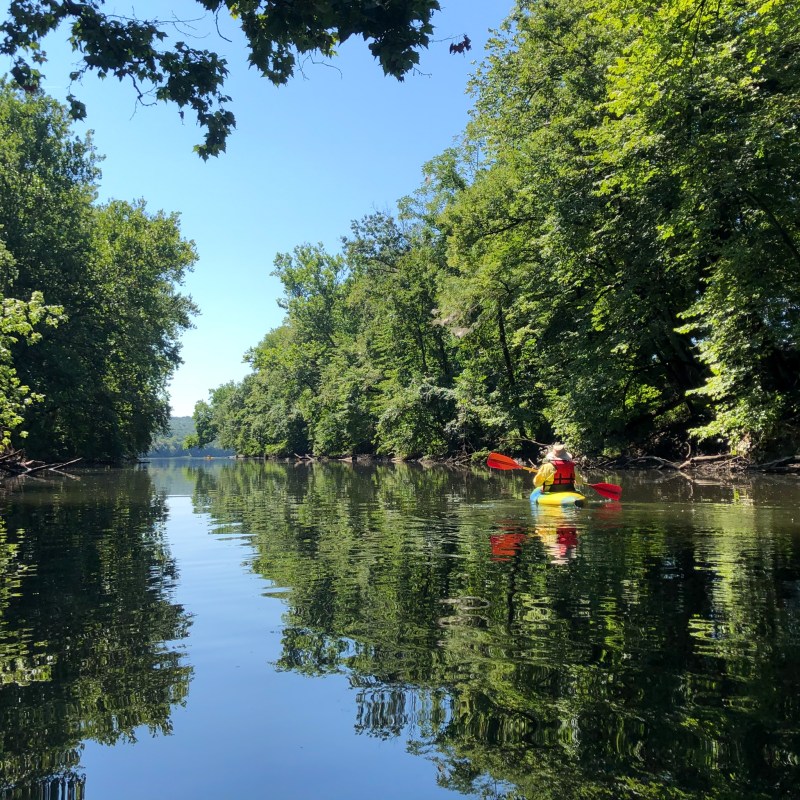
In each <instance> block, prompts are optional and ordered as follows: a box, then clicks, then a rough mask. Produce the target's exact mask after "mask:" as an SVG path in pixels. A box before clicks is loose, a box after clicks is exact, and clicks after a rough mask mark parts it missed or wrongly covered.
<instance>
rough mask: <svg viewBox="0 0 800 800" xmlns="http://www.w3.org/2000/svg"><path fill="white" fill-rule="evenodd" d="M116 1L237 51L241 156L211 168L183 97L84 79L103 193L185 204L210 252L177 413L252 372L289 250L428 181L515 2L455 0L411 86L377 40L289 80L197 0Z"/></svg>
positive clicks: (176, 388) (390, 206)
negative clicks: (148, 102) (147, 94)
mask: <svg viewBox="0 0 800 800" xmlns="http://www.w3.org/2000/svg"><path fill="white" fill-rule="evenodd" d="M114 5H115V4H114V3H111V2H109V3H107V8H109V9H110V8H112V7H113V6H114ZM117 7H118V8H119V9H120V10H121V13H130V12H131V9H134V10H135V12H136V15H137V16H138V17H147V18H153V17H158V18H159V19H168V18H171V17H172V16H173V15H174V17H176V18H179V19H184V20H188V19H195V20H197V21H196V22H193V23H192V24H191V26H184V30H193V31H194V32H195V33H196V34H197V35H198V36H199V37H204V38H200V39H199V40H195V41H194V42H193V43H194V44H195V46H199V47H205V48H208V49H214V50H217V51H218V52H221V53H223V54H224V55H225V57H226V58H227V59H228V68H229V70H230V73H231V74H230V78H229V80H228V82H227V85H226V90H227V93H228V94H229V95H231V96H232V98H233V103H232V105H231V109H232V110H233V112H234V114H235V115H236V121H237V127H236V130H235V131H234V133H233V134H232V136H231V137H230V139H229V141H228V145H227V152H226V153H225V154H223V155H222V156H220V157H219V158H217V159H209V161H207V162H203V161H202V160H201V159H200V158H198V157H197V155H195V154H194V153H193V152H192V147H193V146H194V145H195V144H196V143H198V142H199V141H200V138H201V136H200V131H199V130H198V128H197V127H196V126H195V124H194V122H193V120H191V119H190V116H189V113H187V115H186V121H185V122H183V123H182V122H181V120H180V118H179V117H178V113H177V109H176V108H175V107H173V106H166V105H159V106H153V107H146V108H143V107H139V108H137V107H136V103H135V95H134V93H133V90H132V88H131V87H130V86H129V85H128V84H124V83H122V84H121V83H119V82H118V81H117V80H116V79H110V80H108V79H107V80H105V81H100V80H97V79H95V78H93V77H87V78H85V79H84V81H83V83H82V84H79V85H73V86H72V87H71V90H72V92H73V93H74V94H75V95H76V96H77V97H78V98H79V99H80V100H82V101H83V102H84V103H85V104H86V106H87V111H88V117H87V120H86V122H85V124H80V125H76V132H78V133H82V132H84V131H85V130H87V129H91V130H92V131H94V134H93V136H94V142H95V145H96V147H97V150H98V152H99V153H100V154H102V155H104V156H105V160H104V161H103V163H102V164H101V168H102V173H103V177H102V180H101V186H100V200H101V201H102V200H107V199H110V198H117V199H122V200H135V199H139V198H143V199H145V200H146V201H147V205H148V208H149V210H150V211H151V212H155V211H157V210H164V211H166V212H173V211H174V212H178V213H179V214H180V216H181V231H182V234H183V236H184V237H185V238H187V239H192V240H194V242H195V244H196V246H197V250H198V254H199V260H198V261H197V263H196V264H195V268H194V271H193V272H192V273H191V274H190V275H189V276H188V278H187V280H186V282H185V284H184V287H183V290H184V292H185V293H188V294H190V295H191V296H192V297H193V299H194V300H195V302H196V303H197V304H198V305H199V307H200V310H201V313H200V315H199V316H198V317H197V318H196V319H195V325H196V327H195V328H194V329H193V330H190V331H188V332H186V333H185V334H184V336H183V338H182V343H183V347H182V352H181V354H182V357H183V359H184V364H183V365H182V366H181V367H180V368H179V369H178V371H177V372H176V374H175V376H174V378H173V381H172V383H171V386H170V397H171V404H172V409H173V414H174V415H176V416H184V415H189V414H191V413H192V411H193V409H194V404H195V402H196V401H198V400H205V399H207V397H208V392H209V390H210V389H213V388H215V387H217V386H219V385H220V384H222V383H225V382H226V381H229V380H239V379H241V378H242V377H243V376H244V375H245V374H246V373H247V371H248V367H247V365H246V364H244V363H243V360H242V357H243V355H244V353H245V351H246V350H247V349H248V348H250V347H253V346H255V345H256V344H258V342H259V341H260V340H261V339H262V338H263V336H264V334H265V333H267V332H268V331H269V330H271V329H272V328H274V327H276V326H277V325H280V323H281V321H282V318H283V312H282V311H281V309H280V308H279V307H278V305H277V302H276V301H277V299H278V298H279V297H280V296H281V286H280V282H279V281H278V280H277V279H276V278H274V277H272V276H271V275H270V272H271V271H272V268H273V260H274V258H275V255H276V254H277V253H279V252H288V251H291V250H292V249H293V248H294V247H295V246H296V245H299V244H302V243H304V242H312V243H316V242H321V243H322V244H323V245H325V247H326V248H328V249H329V250H331V251H337V250H338V249H339V240H340V237H341V236H344V235H346V234H348V233H349V230H350V222H351V220H354V219H359V218H361V217H362V216H364V215H365V214H368V213H371V212H372V211H374V210H376V209H378V210H384V211H390V212H393V211H394V210H395V205H396V201H397V200H398V199H399V198H401V197H402V196H404V195H407V194H410V193H411V192H413V191H414V189H416V188H417V187H418V186H419V184H420V181H421V168H422V165H423V164H424V163H425V162H426V161H427V160H429V159H431V158H432V157H434V156H436V155H437V154H439V153H441V152H442V151H443V150H444V149H445V148H447V147H448V146H450V145H451V144H452V143H453V141H454V138H455V137H456V136H458V134H459V133H460V132H461V131H462V130H463V129H464V127H465V125H466V122H467V120H468V111H469V108H470V106H471V99H470V98H469V97H468V96H467V94H466V91H465V89H466V84H467V80H468V78H469V76H470V75H471V74H472V73H473V72H474V69H475V64H476V63H478V62H480V61H481V60H482V58H483V55H484V47H485V44H486V42H487V40H488V38H489V31H490V29H497V28H498V27H499V26H500V23H501V22H502V21H503V19H504V18H505V16H506V15H507V14H508V12H509V10H510V8H511V0H450V2H447V0H443V1H442V10H441V11H440V12H439V13H438V14H436V16H435V18H434V23H435V25H436V31H435V33H434V36H433V38H434V40H436V41H435V42H434V43H433V44H432V45H431V46H430V48H429V49H428V51H425V52H423V53H422V55H421V61H420V65H419V73H420V74H415V75H409V76H408V77H407V78H406V80H405V81H404V82H402V83H400V82H398V81H396V80H395V79H394V78H386V77H384V76H383V73H382V71H381V69H380V66H379V64H378V63H377V62H376V61H375V60H374V59H373V58H372V56H371V55H370V53H369V51H368V50H367V47H366V44H365V43H363V42H362V41H360V40H359V41H355V40H353V41H348V42H346V43H345V44H344V45H343V46H342V48H341V50H340V53H339V56H338V57H337V58H336V59H335V60H333V61H331V62H329V64H328V65H326V64H323V63H312V62H311V61H308V62H306V63H305V65H304V68H303V72H304V74H303V75H298V76H296V77H295V78H294V79H293V80H292V81H291V82H290V83H289V84H288V85H287V86H283V87H274V86H272V84H270V83H269V82H268V81H267V80H266V79H264V78H261V77H260V76H259V75H258V73H256V72H255V71H254V70H251V69H248V67H247V62H246V52H245V49H244V46H243V44H242V43H241V39H240V38H239V37H237V35H236V30H235V27H234V26H233V24H232V23H231V22H230V21H229V20H223V21H222V23H223V24H222V26H221V29H222V32H223V33H224V34H225V36H227V37H228V38H230V39H232V40H233V41H232V42H231V43H227V42H225V41H223V40H221V39H219V38H218V37H217V35H216V32H215V30H214V24H213V20H212V19H211V18H210V17H206V18H205V19H200V16H201V11H202V9H201V8H200V6H199V5H198V4H197V3H196V2H193V0H160V2H154V0H147V1H143V0H128V2H127V3H119V4H117ZM464 34H467V35H468V36H469V37H470V39H471V40H472V45H473V49H472V51H471V52H469V53H466V54H465V55H451V54H450V53H449V52H448V47H449V44H450V42H451V41H457V40H460V39H461V37H462V36H463V35H464ZM65 36H66V34H64V38H65ZM46 50H47V51H48V54H49V55H50V57H51V62H50V64H48V65H45V67H44V72H45V75H46V79H45V81H44V84H43V85H44V88H45V90H46V91H47V92H48V94H51V95H52V96H54V97H55V98H56V99H57V100H64V98H65V97H66V95H67V93H68V88H67V81H68V78H67V76H68V72H69V63H70V62H71V61H73V60H74V58H73V57H72V56H70V55H68V52H67V51H66V48H65V46H64V45H63V43H61V42H60V41H58V40H54V41H53V42H51V43H48V46H47V47H46ZM2 66H3V67H4V68H6V67H7V65H2Z"/></svg>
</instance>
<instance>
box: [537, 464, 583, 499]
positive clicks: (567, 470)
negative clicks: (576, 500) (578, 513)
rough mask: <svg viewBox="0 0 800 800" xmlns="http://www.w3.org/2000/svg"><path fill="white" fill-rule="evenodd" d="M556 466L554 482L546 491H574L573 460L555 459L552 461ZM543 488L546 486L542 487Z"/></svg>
mask: <svg viewBox="0 0 800 800" xmlns="http://www.w3.org/2000/svg"><path fill="white" fill-rule="evenodd" d="M550 463H551V464H552V465H553V466H554V467H555V470H556V472H555V475H553V483H552V484H551V485H550V486H548V487H547V488H546V489H545V491H548V492H574V491H575V464H574V462H572V461H561V460H560V459H555V460H553V461H551V462H550ZM542 488H543V489H544V488H545V487H542Z"/></svg>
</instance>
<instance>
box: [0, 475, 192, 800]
mask: <svg viewBox="0 0 800 800" xmlns="http://www.w3.org/2000/svg"><path fill="white" fill-rule="evenodd" d="M12 501H13V502H12ZM5 506H6V507H5V508H4V509H3V520H2V522H0V680H1V681H2V683H1V684H0V797H3V798H4V800H5V799H7V800H10V799H11V798H13V799H14V800H18V799H19V800H21V799H22V798H28V797H30V798H40V797H49V798H53V800H61V799H63V800H68V798H75V800H80V798H82V797H83V796H84V781H85V776H84V775H83V774H82V773H81V772H80V770H79V764H80V756H81V750H82V744H81V743H82V742H83V741H84V740H86V739H93V740H95V741H97V742H101V743H104V744H113V743H115V742H118V741H132V740H134V739H135V736H136V733H135V731H136V729H137V728H139V727H141V726H144V727H146V728H147V729H148V730H149V731H150V733H151V734H157V733H159V734H165V733H169V732H170V730H171V722H170V713H171V709H172V707H173V706H174V705H175V704H182V703H183V702H184V700H185V698H186V695H187V692H188V685H189V679H190V676H191V669H190V667H188V666H186V665H185V664H184V663H183V656H182V652H181V650H180V649H179V648H177V647H176V646H174V645H168V644H166V643H168V642H175V641H177V640H180V639H182V638H184V637H185V636H186V635H187V632H188V628H189V624H190V623H189V619H188V617H187V615H186V613H185V612H184V610H183V609H182V608H181V607H180V606H179V605H176V604H174V603H173V602H171V599H170V596H171V594H172V591H173V589H174V586H175V582H176V579H177V574H176V568H175V563H174V561H173V559H172V557H171V556H170V554H169V551H168V550H167V548H166V545H165V542H164V540H163V528H164V524H165V520H166V513H167V512H166V505H165V498H164V496H163V495H159V494H158V493H157V492H156V491H155V489H154V487H153V484H152V482H151V480H150V478H149V476H148V475H147V473H146V472H144V471H133V470H126V471H120V472H119V474H118V475H116V476H109V474H107V473H104V474H103V475H102V476H96V477H93V476H92V474H91V473H87V474H84V475H82V476H81V480H80V484H79V485H77V486H76V485H74V484H69V485H66V486H62V485H61V484H60V483H59V482H58V481H53V482H50V481H41V482H35V483H34V482H29V483H26V485H25V487H24V493H23V494H22V495H20V494H19V493H17V494H15V495H14V496H12V497H10V498H6V504H5Z"/></svg>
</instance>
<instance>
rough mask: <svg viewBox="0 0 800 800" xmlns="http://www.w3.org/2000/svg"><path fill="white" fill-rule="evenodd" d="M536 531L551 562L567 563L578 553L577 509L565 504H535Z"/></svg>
mask: <svg viewBox="0 0 800 800" xmlns="http://www.w3.org/2000/svg"><path fill="white" fill-rule="evenodd" d="M533 512H534V513H533V516H534V528H533V530H534V532H535V533H536V536H537V537H538V538H539V540H540V541H541V542H542V544H543V545H544V548H545V551H546V552H547V554H548V556H549V557H550V563H551V564H567V563H568V562H569V561H571V560H572V559H573V558H575V556H576V555H577V554H578V526H577V514H578V512H577V510H576V509H575V508H574V507H573V508H569V507H563V506H541V505H534V506H533Z"/></svg>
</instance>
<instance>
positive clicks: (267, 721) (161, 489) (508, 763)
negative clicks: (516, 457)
mask: <svg viewBox="0 0 800 800" xmlns="http://www.w3.org/2000/svg"><path fill="white" fill-rule="evenodd" d="M590 478H591V479H592V480H593V481H607V482H614V483H619V484H621V485H622V487H623V496H622V501H621V502H619V503H616V502H607V501H604V500H603V499H602V498H600V497H599V496H596V495H595V496H593V497H592V498H591V502H589V503H588V504H587V505H586V506H585V507H584V508H580V509H571V510H564V511H562V510H560V509H559V510H546V509H545V510H537V509H536V508H532V507H531V505H530V503H529V501H528V493H529V491H530V488H531V487H530V476H528V475H524V474H521V473H510V472H502V473H498V472H489V471H488V470H473V471H469V470H455V469H448V468H445V467H441V466H436V467H427V468H426V467H422V466H420V465H400V464H398V465H381V466H366V465H365V466H361V465H352V464H346V463H330V464H282V463H263V462H256V461H245V462H242V461H232V460H225V459H222V460H213V461H164V462H158V461H152V462H150V463H149V464H144V465H139V466H138V467H135V468H126V469H104V470H99V469H98V470H89V469H86V470H81V471H77V472H75V473H73V477H61V476H55V475H53V476H51V477H46V478H45V477H41V478H39V479H33V478H27V479H23V480H17V481H11V482H6V484H5V485H4V486H3V487H2V489H0V492H1V493H0V512H1V513H2V517H1V518H0V798H2V800H12V799H13V800H85V799H86V798H88V799H89V800H107V799H108V798H114V799H115V800H127V798H131V799H132V798H137V800H139V799H140V798H143V797H152V798H162V797H163V798H166V797H169V798H192V800H205V798H209V799H210V798H215V799H225V800H227V798H231V799H236V800H239V798H270V797H284V798H290V799H291V800H303V799H304V798H309V800H311V798H313V799H314V800H320V799H321V798H343V799H344V798H347V800H361V799H362V798H364V800H366V798H370V800H372V799H373V798H380V799H381V800H391V799H393V798H397V800H408V798H423V799H425V798H456V797H474V798H508V799H509V800H512V799H513V800H521V799H522V798H526V800H541V799H542V798H544V799H549V798H553V800H555V798H558V799H559V800H565V799H567V798H570V799H571V798H585V799H586V800H589V799H590V798H591V800H604V799H605V798H608V800H620V799H624V800H627V798H630V799H631V800H632V799H633V798H654V799H655V798H658V800H662V799H663V798H675V800H679V799H680V800H684V799H685V798H719V799H720V800H722V798H725V800H731V799H732V798H748V800H749V799H750V798H791V797H800V789H799V788H798V787H800V667H799V666H798V665H800V482H798V481H797V480H796V479H792V478H788V477H765V476H757V477H753V476H742V477H738V478H736V479H732V480H730V481H713V480H707V481H702V480H690V479H688V478H686V477H684V476H681V475H676V474H666V473H661V472H642V473H630V472H621V473H607V474H605V473H604V474H600V473H598V474H592V475H591V476H590Z"/></svg>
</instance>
